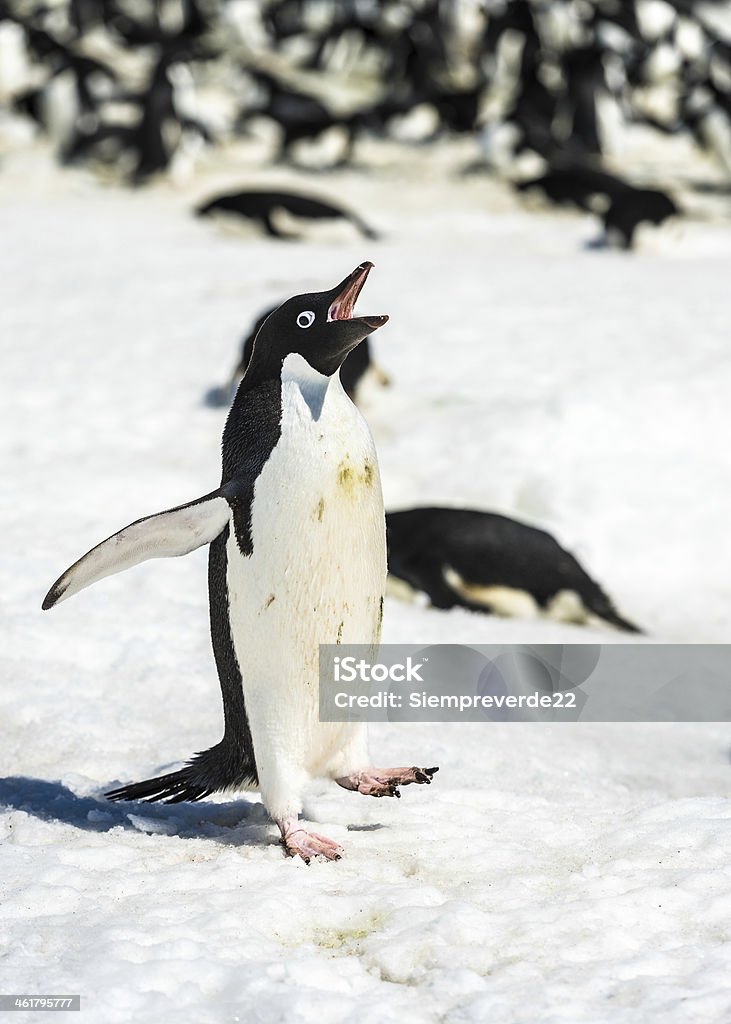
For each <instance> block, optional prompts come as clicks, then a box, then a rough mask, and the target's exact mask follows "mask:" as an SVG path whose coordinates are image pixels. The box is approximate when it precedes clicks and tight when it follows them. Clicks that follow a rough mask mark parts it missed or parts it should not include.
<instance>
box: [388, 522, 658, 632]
mask: <svg viewBox="0 0 731 1024" xmlns="http://www.w3.org/2000/svg"><path fill="white" fill-rule="evenodd" d="M386 536H387V544H388V571H389V573H390V574H391V575H392V576H394V577H396V579H397V580H401V581H403V582H404V583H406V584H408V585H409V586H410V587H411V588H414V589H415V590H422V591H424V592H426V594H428V596H429V599H430V601H431V603H432V604H433V605H434V607H435V608H454V607H462V608H469V609H470V610H471V611H475V612H487V613H492V614H495V615H506V616H513V615H515V616H534V615H536V614H538V613H542V614H545V615H547V616H548V617H549V618H553V619H556V620H558V621H561V622H576V623H586V622H589V621H590V620H591V618H592V617H593V616H595V617H596V618H599V619H602V620H603V621H604V622H607V623H609V624H610V625H612V626H615V627H616V628H617V629H621V630H624V631H625V632H627V633H640V632H642V631H641V630H640V629H639V628H638V627H637V626H635V625H634V624H633V623H631V622H628V621H627V619H624V618H622V616H621V615H620V614H619V613H618V612H617V611H616V609H615V607H614V605H613V604H612V602H611V600H610V599H609V598H608V597H607V595H606V594H605V593H604V591H603V590H602V588H601V587H600V586H599V584H598V583H596V582H595V581H594V580H593V579H592V578H591V577H590V576H589V575H587V573H586V572H585V571H584V570H583V569H582V568H581V566H580V565H579V563H578V562H577V561H576V559H575V558H574V556H573V555H571V554H569V552H568V551H565V550H564V549H563V548H562V547H561V545H560V544H559V543H558V542H557V541H556V540H554V538H553V537H552V536H551V535H550V534H549V533H546V532H545V531H544V530H537V529H536V528H535V527H533V526H527V525H526V524H525V523H519V522H516V521H515V520H514V519H508V518H507V517H506V516H500V515H496V514H495V513H493V512H475V511H471V510H468V509H461V508H412V509H408V510H406V511H403V512H388V513H387V514H386Z"/></svg>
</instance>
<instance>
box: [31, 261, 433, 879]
mask: <svg viewBox="0 0 731 1024" xmlns="http://www.w3.org/2000/svg"><path fill="white" fill-rule="evenodd" d="M371 267H372V264H371V263H363V264H361V265H360V266H359V267H357V268H356V269H355V270H354V271H353V273H352V274H350V275H349V276H348V277H347V278H346V279H345V280H344V281H342V282H341V283H340V284H339V285H338V286H337V287H336V288H333V289H331V290H330V291H326V292H317V293H312V294H308V295H299V296H297V297H295V298H292V299H289V300H288V301H287V302H285V303H284V304H283V305H281V306H280V307H279V308H278V309H277V310H276V311H275V312H274V313H272V315H271V316H270V317H269V318H268V319H267V321H266V323H265V324H264V325H263V327H262V330H261V331H260V333H259V336H258V338H257V341H256V344H255V345H254V351H253V354H252V359H251V362H250V364H249V366H248V368H247V371H246V374H245V376H244V379H243V380H242V382H241V385H240V386H239V390H238V393H237V395H236V399H235V401H234V404H233V407H232V409H231V412H230V414H229V417H228V420H227V423H226V427H225V430H224V433H223V474H222V478H221V485H220V487H218V488H217V489H216V490H215V491H211V492H210V493H209V494H206V495H204V496H203V497H202V498H198V499H196V500H195V501H192V502H190V503H189V504H187V505H181V506H178V507H177V508H173V509H170V510H169V511H167V512H160V513H159V514H157V515H153V516H150V517H148V518H145V519H140V520H137V522H135V523H132V524H131V525H130V526H127V527H125V529H123V530H122V531H120V532H119V533H117V534H115V535H114V536H113V537H110V538H109V539H108V540H106V541H103V542H102V543H101V544H99V545H97V547H95V548H93V549H92V550H91V551H89V552H88V553H87V554H86V555H84V556H83V558H81V559H80V560H79V561H78V562H76V563H74V565H72V566H71V568H70V569H67V571H66V572H65V573H64V574H63V575H62V576H61V577H60V578H59V579H58V580H57V581H56V582H55V583H54V584H53V586H52V587H51V589H50V591H49V592H48V594H47V596H46V598H45V600H44V602H43V608H44V609H47V608H51V607H53V605H55V604H57V603H58V602H59V601H61V600H63V599H65V598H67V597H70V596H71V595H72V594H75V593H77V592H78V591H80V590H82V589H83V588H84V587H87V586H89V585H90V584H91V583H95V582H96V581H97V580H100V579H102V578H103V577H105V576H108V575H110V574H112V573H115V572H119V571H120V570H122V569H127V568H130V567H131V566H133V565H136V564H138V563H139V562H141V561H144V560H145V559H148V558H160V557H168V556H172V555H183V554H187V553H188V552H189V551H193V550H194V549H195V548H198V547H201V546H202V545H203V544H210V546H211V547H210V555H209V563H208V589H209V602H210V618H211V636H212V641H213V650H214V654H215V659H216V665H217V668H218V674H219V678H220V683H221V690H222V694H223V706H224V721H225V729H224V735H223V739H222V740H221V741H220V742H219V743H217V744H216V745H215V746H214V747H211V748H210V750H206V751H204V752H203V753H200V754H197V755H196V756H195V757H194V758H192V760H191V761H190V762H189V763H188V764H187V765H186V767H184V768H182V769H181V770H180V771H177V772H172V773H170V774H167V775H163V776H160V777H159V778H155V779H149V780H147V781H145V782H139V783H136V784H133V785H128V786H124V787H122V788H121V789H117V790H114V791H113V792H111V793H109V794H107V795H108V796H109V798H110V799H112V800H168V801H169V802H173V803H175V802H178V801H182V800H199V799H201V798H202V797H205V796H207V795H208V794H210V793H213V792H215V791H217V790H228V789H237V788H254V787H258V788H259V790H260V791H261V796H262V801H263V803H264V806H265V807H266V808H267V810H268V811H269V813H270V814H271V816H272V818H273V819H274V821H275V822H276V824H277V825H278V827H279V830H280V833H281V837H282V842H283V844H284V847H285V849H286V851H287V853H289V854H290V855H291V856H299V857H302V858H303V859H304V860H305V861H308V860H309V859H310V858H311V857H313V856H322V857H325V858H327V859H328V860H333V859H337V858H338V857H339V856H340V853H341V852H342V851H341V848H340V847H339V846H338V844H337V843H335V842H333V841H332V840H330V839H327V838H325V837H323V836H320V835H318V834H317V833H314V832H313V833H310V832H306V831H305V830H304V829H303V828H302V827H301V826H300V824H299V823H298V814H299V812H300V810H301V796H302V790H303V787H304V786H305V784H306V782H307V781H308V779H310V778H311V777H313V776H316V777H326V778H330V779H334V780H335V781H336V782H337V783H338V784H339V785H340V786H342V787H343V788H345V789H349V790H353V791H355V792H359V793H363V794H365V795H368V796H398V787H399V786H402V785H408V784H409V783H429V782H430V781H431V778H432V776H433V774H434V772H435V771H436V770H437V769H436V768H428V769H427V768H424V769H422V768H393V769H381V770H379V769H376V768H372V767H370V765H369V761H368V754H367V743H366V731H365V726H364V725H363V724H361V723H341V722H339V723H337V724H331V723H326V722H320V721H319V716H318V690H319V688H318V664H319V653H318V652H319V644H321V643H327V644H335V643H340V642H342V643H359V644H369V645H373V646H375V645H377V644H378V640H379V637H380V632H381V617H382V610H383V592H384V588H385V579H386V537H385V525H384V511H383V499H382V497H381V484H380V478H379V474H378V463H377V460H376V451H375V447H374V444H373V439H372V437H371V435H370V431H369V430H368V427H367V425H366V423H365V421H364V420H363V418H362V417H361V415H360V413H359V412H358V411H357V409H356V408H355V406H354V405H353V404H352V402H350V400H349V399H348V398H347V396H346V395H345V392H344V391H343V388H342V385H341V383H340V378H339V376H338V370H339V369H340V366H341V364H342V362H343V360H344V359H345V357H346V355H347V354H348V352H350V351H351V350H352V349H353V348H355V346H356V345H358V344H360V342H362V341H363V339H364V338H365V337H367V336H368V335H369V334H370V333H371V332H372V331H375V330H376V329H377V328H378V327H381V326H382V325H383V324H384V323H385V322H386V321H387V319H388V317H386V316H353V307H354V305H355V302H356V300H357V298H358V295H359V293H360V291H361V289H362V287H363V285H364V284H365V281H366V278H367V277H368V273H369V271H370V269H371Z"/></svg>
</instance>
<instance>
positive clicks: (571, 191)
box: [515, 165, 681, 249]
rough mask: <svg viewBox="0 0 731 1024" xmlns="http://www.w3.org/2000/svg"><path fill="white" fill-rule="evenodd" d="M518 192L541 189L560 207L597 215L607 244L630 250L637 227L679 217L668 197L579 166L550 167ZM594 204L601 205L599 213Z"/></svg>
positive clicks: (610, 175)
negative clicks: (566, 206)
mask: <svg viewBox="0 0 731 1024" xmlns="http://www.w3.org/2000/svg"><path fill="white" fill-rule="evenodd" d="M515 187H516V189H517V190H518V191H519V192H527V191H529V190H530V189H540V190H541V191H542V192H543V193H544V195H545V196H546V197H547V198H548V199H550V200H552V202H554V203H556V204H557V205H559V206H562V205H566V204H568V205H572V206H577V207H578V208H579V209H580V210H589V211H592V212H595V213H597V214H598V215H599V216H600V217H601V219H602V222H603V224H604V230H605V233H606V237H607V240H608V241H616V242H618V244H619V245H620V246H621V247H622V248H624V249H631V248H632V244H633V242H634V236H635V232H636V231H637V228H638V227H639V226H640V224H643V223H648V224H657V225H660V224H663V223H664V222H665V221H666V220H668V218H670V217H675V216H678V215H679V214H680V212H681V211H680V209H679V208H678V207H677V206H676V205H675V203H674V202H673V200H672V199H671V198H670V196H668V195H667V193H665V192H662V191H660V190H659V189H652V188H635V186H634V185H630V184H629V182H626V181H623V180H622V179H621V178H617V177H615V176H614V175H613V174H609V173H608V172H607V171H603V170H600V169H598V168H594V167H585V166H581V165H576V166H568V167H552V168H550V169H549V170H548V171H547V172H546V173H545V174H542V175H541V176H540V177H538V178H531V179H530V180H529V181H521V182H517V183H516V185H515ZM597 203H602V206H603V208H602V209H599V208H598V207H597Z"/></svg>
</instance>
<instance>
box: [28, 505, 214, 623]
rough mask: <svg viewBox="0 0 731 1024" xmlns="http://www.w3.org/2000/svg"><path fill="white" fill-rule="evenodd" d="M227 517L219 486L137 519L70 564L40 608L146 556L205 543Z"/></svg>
mask: <svg viewBox="0 0 731 1024" xmlns="http://www.w3.org/2000/svg"><path fill="white" fill-rule="evenodd" d="M230 518H231V506H230V505H229V503H228V502H227V501H226V498H225V497H224V496H223V492H222V490H221V489H220V488H219V489H218V490H216V491H212V492H211V493H210V494H206V495H204V496H203V497H202V498H197V499H196V500H195V501H191V502H189V503H188V504H187V505H178V506H177V508H171V509H168V510H167V511H166V512H158V513H157V515H153V516H147V517H146V518H144V519H138V520H137V521H136V522H134V523H130V525H129V526H125V528H124V529H123V530H120V531H119V533H115V534H114V535H113V536H112V537H108V538H107V539H106V540H103V541H102V542H101V544H97V546H96V547H95V548H92V549H91V551H87V553H86V554H85V555H83V557H82V558H80V559H79V560H78V562H74V564H73V565H72V566H71V567H70V568H69V569H67V570H66V572H65V573H64V574H63V575H62V576H59V578H58V579H57V580H56V582H55V583H54V584H53V586H52V587H51V589H50V590H49V591H48V593H47V594H46V596H45V598H44V600H43V605H42V608H43V610H44V611H47V610H48V609H49V608H53V606H54V605H55V604H58V603H59V601H65V600H66V598H67V597H72V596H73V595H74V594H78V592H79V591H80V590H84V588H85V587H89V586H91V584H92V583H96V582H97V580H101V579H104V577H105V576H111V575H113V574H114V573H117V572H122V571H123V570H124V569H131V568H132V566H133V565H139V563H140V562H144V561H146V560H147V559H149V558H173V557H175V556H176V555H187V554H188V553H189V552H190V551H195V549H196V548H199V547H201V546H202V545H203V544H210V543H211V541H213V540H215V539H216V537H217V536H218V535H219V534H220V533H221V531H222V530H224V529H225V527H226V525H227V524H228V522H229V520H230Z"/></svg>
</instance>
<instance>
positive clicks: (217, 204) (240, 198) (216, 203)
mask: <svg viewBox="0 0 731 1024" xmlns="http://www.w3.org/2000/svg"><path fill="white" fill-rule="evenodd" d="M281 210H284V211H286V212H287V213H289V214H291V215H292V216H293V217H301V218H302V219H303V220H309V221H313V220H345V221H348V222H349V223H351V224H352V225H353V226H354V227H355V228H357V230H358V231H359V232H360V233H361V234H362V235H363V236H364V237H365V238H378V234H377V232H376V231H374V230H373V228H371V227H369V226H368V224H366V223H365V221H364V220H363V219H362V217H360V216H358V214H356V213H353V212H352V211H351V210H346V209H344V208H343V207H342V206H335V205H334V204H333V203H327V202H324V201H323V200H322V199H315V198H314V197H313V196H303V195H297V194H296V193H294V192H262V191H255V190H252V191H247V192H232V193H230V194H226V195H220V196H215V197H214V198H213V199H209V200H207V201H206V202H205V203H203V204H201V206H199V207H198V208H197V209H196V211H195V212H196V214H197V216H199V217H204V216H207V215H208V214H211V213H233V214H236V215H238V216H239V217H245V218H246V219H248V220H252V221H254V222H255V223H257V224H260V225H261V227H262V228H263V229H264V231H266V233H267V234H268V235H271V236H272V238H286V239H290V240H294V239H296V238H297V237H298V236H297V235H292V234H287V233H286V232H284V231H282V230H281V228H278V227H277V225H276V224H275V222H274V220H273V217H274V216H275V215H276V213H277V212H278V211H281Z"/></svg>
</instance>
